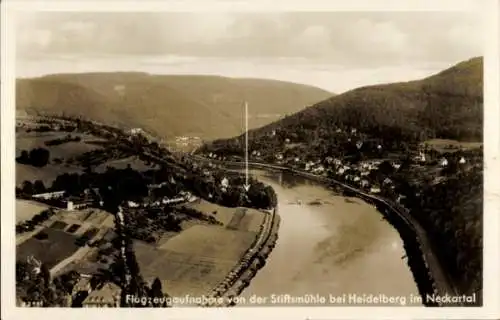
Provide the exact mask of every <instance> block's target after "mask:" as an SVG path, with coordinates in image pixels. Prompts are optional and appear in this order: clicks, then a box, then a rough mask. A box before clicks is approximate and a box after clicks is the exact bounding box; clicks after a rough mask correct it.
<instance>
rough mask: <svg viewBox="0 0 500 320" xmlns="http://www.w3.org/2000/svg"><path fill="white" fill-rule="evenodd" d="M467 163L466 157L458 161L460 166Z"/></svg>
mask: <svg viewBox="0 0 500 320" xmlns="http://www.w3.org/2000/svg"><path fill="white" fill-rule="evenodd" d="M466 162H467V161H465V158H464V157H461V158H460V160H459V161H458V163H460V164H465V163H466Z"/></svg>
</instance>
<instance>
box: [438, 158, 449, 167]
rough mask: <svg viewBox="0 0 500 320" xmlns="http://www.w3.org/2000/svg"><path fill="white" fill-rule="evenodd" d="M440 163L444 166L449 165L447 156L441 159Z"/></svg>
mask: <svg viewBox="0 0 500 320" xmlns="http://www.w3.org/2000/svg"><path fill="white" fill-rule="evenodd" d="M439 164H440V165H441V166H442V167H446V166H447V165H448V159H446V158H442V159H441V161H440V162H439Z"/></svg>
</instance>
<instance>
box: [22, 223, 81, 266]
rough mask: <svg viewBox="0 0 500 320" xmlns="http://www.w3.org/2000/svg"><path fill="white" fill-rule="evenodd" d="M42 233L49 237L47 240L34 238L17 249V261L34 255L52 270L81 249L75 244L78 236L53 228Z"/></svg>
mask: <svg viewBox="0 0 500 320" xmlns="http://www.w3.org/2000/svg"><path fill="white" fill-rule="evenodd" d="M42 232H45V233H46V234H47V235H48V238H47V239H44V240H39V239H36V238H35V237H32V238H30V239H28V240H26V241H24V242H23V243H22V244H20V245H19V246H18V247H17V250H16V259H17V260H18V261H19V260H26V258H27V257H28V256H30V255H32V256H34V257H35V258H37V259H38V260H40V261H41V262H42V263H45V264H46V265H47V267H48V268H49V269H50V268H52V267H53V266H55V265H56V264H57V263H59V262H60V261H62V260H64V259H66V258H67V257H69V256H71V255H72V254H73V253H74V252H76V251H77V250H78V248H79V247H78V246H77V245H76V244H75V240H76V239H77V236H74V235H71V234H69V233H66V232H64V231H61V230H56V229H52V228H45V229H43V230H42Z"/></svg>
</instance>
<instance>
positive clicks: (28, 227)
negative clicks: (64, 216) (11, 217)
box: [16, 208, 55, 234]
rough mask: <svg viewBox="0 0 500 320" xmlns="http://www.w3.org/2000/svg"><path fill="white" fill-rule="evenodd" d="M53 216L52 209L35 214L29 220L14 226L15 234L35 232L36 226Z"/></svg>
mask: <svg viewBox="0 0 500 320" xmlns="http://www.w3.org/2000/svg"><path fill="white" fill-rule="evenodd" d="M54 214H55V211H54V210H53V209H52V208H49V209H47V210H43V211H42V212H40V213H37V214H35V215H34V216H33V217H32V218H31V219H29V220H26V221H23V222H21V223H19V224H17V225H16V234H21V233H24V232H30V231H33V230H35V228H36V226H38V225H40V224H42V223H43V222H45V221H47V220H48V219H49V218H50V217H52V216H53V215H54Z"/></svg>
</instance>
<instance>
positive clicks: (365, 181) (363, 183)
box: [360, 180, 370, 188]
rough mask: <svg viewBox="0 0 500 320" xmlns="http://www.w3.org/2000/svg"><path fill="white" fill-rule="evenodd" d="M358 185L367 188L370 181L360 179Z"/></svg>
mask: <svg viewBox="0 0 500 320" xmlns="http://www.w3.org/2000/svg"><path fill="white" fill-rule="evenodd" d="M360 185H361V187H362V188H367V187H369V186H370V182H369V181H368V180H361V182H360Z"/></svg>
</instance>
